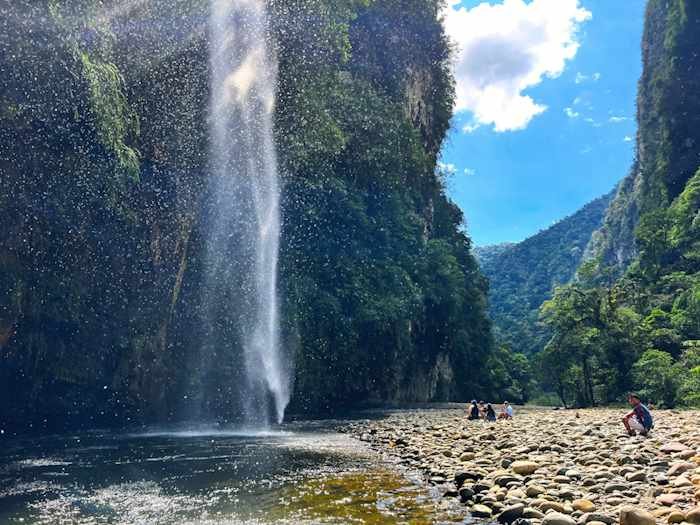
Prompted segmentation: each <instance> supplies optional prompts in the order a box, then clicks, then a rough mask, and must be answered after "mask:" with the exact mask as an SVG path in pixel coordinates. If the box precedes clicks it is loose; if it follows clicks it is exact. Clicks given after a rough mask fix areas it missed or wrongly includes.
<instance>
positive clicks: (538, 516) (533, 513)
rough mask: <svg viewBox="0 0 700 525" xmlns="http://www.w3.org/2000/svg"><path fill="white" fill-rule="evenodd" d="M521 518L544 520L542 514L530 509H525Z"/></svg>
mask: <svg viewBox="0 0 700 525" xmlns="http://www.w3.org/2000/svg"><path fill="white" fill-rule="evenodd" d="M523 518H530V519H533V518H534V519H542V518H544V514H543V513H542V512H540V511H539V510H537V509H533V508H532V507H527V508H526V509H525V510H524V511H523Z"/></svg>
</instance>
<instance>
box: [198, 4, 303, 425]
mask: <svg viewBox="0 0 700 525" xmlns="http://www.w3.org/2000/svg"><path fill="white" fill-rule="evenodd" d="M211 7H212V13H211V20H210V30H211V39H210V42H211V44H210V46H211V47H210V66H211V99H210V112H211V160H212V170H213V177H212V179H213V187H212V193H213V196H214V197H213V206H214V208H213V210H212V221H211V224H210V231H209V233H208V234H209V238H208V256H209V257H208V268H207V272H208V282H209V288H210V289H218V292H216V293H217V294H218V295H219V299H220V302H221V299H222V298H223V300H224V301H229V302H231V309H232V310H233V311H234V312H235V313H234V316H235V317H236V318H237V321H236V323H235V324H236V326H237V329H236V330H235V334H233V335H235V337H236V338H237V339H239V340H240V343H241V344H242V346H243V351H244V365H245V372H246V374H245V375H246V385H244V386H243V388H242V389H241V391H242V396H243V398H244V399H243V402H244V411H245V419H246V422H247V424H249V425H261V424H262V425H265V424H267V423H268V422H269V419H271V418H272V416H273V414H270V408H271V407H269V406H268V405H269V404H270V400H271V398H272V400H273V401H272V404H273V405H274V419H275V420H276V421H277V422H278V423H281V422H282V419H283V418H284V410H285V408H286V406H287V404H288V402H289V397H290V392H289V391H290V387H289V366H288V365H287V364H286V363H285V362H284V359H283V358H282V356H281V352H280V337H279V314H278V310H279V308H278V297H277V259H278V251H279V236H280V208H279V199H280V188H279V181H278V174H277V158H276V153H275V146H274V141H273V134H272V111H273V108H274V98H275V86H276V80H277V67H276V63H275V61H274V59H273V58H272V56H271V53H270V52H269V49H268V45H267V42H266V37H267V35H266V33H267V31H266V29H267V13H266V9H265V2H264V0H212V3H211ZM232 246H233V247H234V249H233V250H232V248H231V247H232ZM219 313H220V312H219ZM229 336H232V334H229Z"/></svg>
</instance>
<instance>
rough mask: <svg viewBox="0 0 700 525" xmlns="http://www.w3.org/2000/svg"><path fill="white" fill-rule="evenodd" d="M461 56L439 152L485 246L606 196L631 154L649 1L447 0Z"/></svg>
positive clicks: (537, 227)
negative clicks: (450, 116)
mask: <svg viewBox="0 0 700 525" xmlns="http://www.w3.org/2000/svg"><path fill="white" fill-rule="evenodd" d="M452 4H453V5H452V6H451V7H449V8H448V9H449V14H448V15H447V19H446V25H447V30H448V33H449V34H450V35H451V37H452V38H453V40H455V41H456V43H457V45H458V47H459V49H460V53H462V56H461V58H459V59H458V60H457V64H456V66H455V68H456V69H455V71H456V77H457V88H458V103H457V109H458V111H457V113H456V116H455V117H454V119H453V125H452V129H451V131H450V135H449V137H448V141H447V142H446V144H445V146H444V148H443V151H442V159H441V163H442V166H443V169H444V170H446V171H448V172H452V175H451V176H450V179H449V183H448V189H449V193H450V196H451V197H452V198H453V199H454V200H455V202H456V203H457V204H458V205H459V206H460V207H461V208H462V210H463V211H464V214H465V218H466V222H467V230H468V232H469V234H470V235H471V237H472V239H473V241H474V243H475V244H476V245H478V246H483V245H488V244H494V243H500V242H504V241H520V240H522V239H524V238H526V237H529V236H530V235H532V234H534V233H537V232H538V231H539V230H542V229H545V228H547V227H548V226H550V225H551V224H553V223H554V222H556V221H557V220H559V219H561V218H563V217H565V216H567V215H570V214H571V213H573V212H575V211H576V210H578V209H579V208H580V207H581V206H583V205H584V204H586V203H587V202H589V201H591V200H592V199H594V198H596V197H598V196H600V195H602V194H604V193H607V192H608V191H610V190H611V189H612V188H613V187H614V186H615V184H616V183H617V182H618V181H619V180H620V179H621V178H622V177H624V176H625V175H626V173H627V171H628V170H629V167H630V164H631V162H632V159H633V155H634V137H635V133H636V123H635V119H634V115H635V98H636V88H637V80H638V79H639V75H640V73H641V52H640V40H641V35H642V29H643V20H644V5H645V2H644V0H624V1H613V0H499V1H496V0H492V1H490V2H482V1H476V0H463V1H462V2H461V3H458V1H457V0H452Z"/></svg>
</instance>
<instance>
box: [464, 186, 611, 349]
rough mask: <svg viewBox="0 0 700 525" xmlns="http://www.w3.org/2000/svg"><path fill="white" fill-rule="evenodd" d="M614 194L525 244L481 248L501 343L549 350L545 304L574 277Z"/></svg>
mask: <svg viewBox="0 0 700 525" xmlns="http://www.w3.org/2000/svg"><path fill="white" fill-rule="evenodd" d="M611 198H612V193H611V194H609V195H606V196H604V197H600V198H598V199H596V200H594V201H592V202H590V203H589V204H587V205H586V206H584V207H583V208H581V209H580V210H579V211H577V212H576V213H574V214H573V215H571V216H570V217H567V218H565V219H562V220H561V221H559V222H558V223H556V224H555V225H553V226H551V227H549V228H547V229H546V230H543V231H541V232H539V233H538V234H536V235H533V236H532V237H529V238H528V239H525V240H524V241H522V242H519V243H516V244H505V245H498V246H493V247H492V246H487V247H483V248H477V249H476V251H475V252H476V255H477V257H478V259H479V263H480V265H481V269H482V271H483V272H484V275H486V277H487V278H488V280H489V290H490V293H489V303H490V313H491V318H492V320H493V322H494V328H495V330H496V335H497V337H498V339H499V341H500V342H503V343H506V344H508V346H510V347H511V349H512V350H513V351H515V352H522V353H525V354H534V353H536V352H538V351H540V350H542V348H544V345H545V343H546V342H547V339H548V337H549V336H548V333H547V331H546V330H545V329H544V328H543V327H542V326H541V325H539V323H538V318H539V308H540V306H541V305H542V303H543V302H544V301H545V300H547V299H549V298H550V297H551V296H552V292H553V290H554V287H555V286H558V285H562V284H567V283H568V282H569V281H571V279H572V278H573V277H574V275H575V273H576V270H577V269H578V267H579V265H580V264H581V261H582V257H583V255H584V252H585V249H586V246H587V245H588V242H589V241H590V238H591V234H592V233H593V232H594V231H595V230H596V229H597V228H599V227H600V225H601V223H602V220H603V216H604V214H605V210H606V209H607V207H608V205H609V203H610V201H611Z"/></svg>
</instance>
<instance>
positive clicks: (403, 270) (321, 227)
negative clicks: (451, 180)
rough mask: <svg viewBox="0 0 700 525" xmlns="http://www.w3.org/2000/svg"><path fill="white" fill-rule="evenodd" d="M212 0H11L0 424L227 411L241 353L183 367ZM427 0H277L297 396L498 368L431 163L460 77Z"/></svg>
mask: <svg viewBox="0 0 700 525" xmlns="http://www.w3.org/2000/svg"><path fill="white" fill-rule="evenodd" d="M207 5H208V3H207V2H202V1H200V0H177V1H168V2H166V1H165V0H163V1H157V0H154V1H152V2H147V3H139V4H137V5H132V6H129V8H128V9H124V10H108V9H106V8H105V7H104V6H103V5H102V3H101V2H77V1H76V2H73V1H70V0H65V1H62V0H51V1H46V2H26V1H23V2H20V3H19V4H17V5H16V6H13V8H12V11H13V16H12V17H4V18H3V20H1V21H0V31H1V33H2V35H3V39H2V40H1V41H0V47H1V49H0V51H1V53H0V56H2V58H1V59H0V60H1V61H2V63H1V65H2V71H3V75H2V77H1V78H0V138H1V139H2V143H3V147H2V148H1V149H0V213H1V214H2V216H3V218H4V219H3V223H2V225H3V231H2V236H0V237H1V238H2V241H0V242H1V243H2V244H0V352H2V353H1V354H0V396H2V398H3V399H5V400H11V401H9V402H5V403H3V404H2V407H1V408H0V422H2V423H3V425H2V426H3V427H4V428H17V425H18V424H19V423H20V422H26V423H27V424H28V425H45V426H53V425H57V424H75V423H76V422H77V423H80V424H84V425H95V424H122V423H129V422H137V421H166V420H177V419H183V418H187V417H192V414H203V415H204V416H205V417H212V418H221V419H224V420H228V419H235V418H236V417H237V414H235V413H233V412H232V408H231V407H232V405H231V402H230V398H231V396H232V395H233V393H232V392H235V390H232V388H233V386H234V383H235V382H236V381H239V380H240V377H239V376H240V370H239V369H238V368H237V361H236V356H233V355H227V354H225V353H223V352H222V354H221V355H220V358H219V361H220V362H219V363H217V366H216V367H213V368H212V371H211V373H210V374H209V375H207V376H200V375H198V374H195V373H193V370H195V369H196V367H197V366H198V365H197V364H198V363H199V362H200V361H201V357H200V355H199V353H200V351H201V348H200V347H201V344H200V336H201V333H202V325H203V319H202V316H203V315H204V314H203V308H202V304H201V300H202V299H201V295H202V294H201V293H200V290H201V279H202V275H201V270H202V257H203V251H204V249H203V241H202V237H203V236H202V232H201V228H202V225H203V221H202V220H201V218H202V213H203V212H202V210H201V209H200V206H201V202H202V196H203V194H204V191H205V188H206V176H207V175H206V174H207V170H208V166H207V151H208V144H207V142H208V140H207V134H208V127H207V126H208V125H207V101H208V94H209V88H208V55H207V53H208V51H207V30H206V20H207V16H206V15H207V13H206V8H207ZM440 5H441V4H440V2H435V1H432V0H411V1H410V2H408V3H407V2H394V1H390V0H387V1H382V2H370V1H364V0H327V1H325V0H304V1H301V2H297V1H287V0H282V1H276V2H271V3H270V12H271V22H272V25H271V28H270V39H271V41H272V42H273V43H274V46H275V48H276V55H277V58H278V61H279V85H278V97H277V105H276V113H275V124H276V130H275V132H276V141H277V145H278V153H279V156H280V164H281V175H282V177H283V183H284V194H283V213H284V225H283V235H282V247H281V267H280V286H281V289H280V295H281V297H282V301H283V326H282V328H283V337H284V345H285V347H286V348H287V349H290V351H292V352H293V353H294V360H295V362H296V368H295V390H294V392H295V393H294V397H293V405H294V409H295V410H297V411H311V410H327V409H335V408H337V407H338V406H339V405H352V404H357V403H364V402H368V401H380V402H382V401H401V400H405V401H410V400H420V401H425V400H447V399H458V398H464V397H467V396H472V395H486V394H487V393H488V392H489V390H490V389H491V388H493V387H498V386H499V385H497V384H496V382H495V380H494V378H492V377H490V376H488V375H485V376H482V374H475V373H473V372H474V370H478V369H480V368H482V367H483V366H484V363H486V361H487V360H488V359H489V358H490V356H491V351H492V342H491V333H490V323H489V321H488V319H487V317H486V288H487V285H486V281H485V279H484V278H483V277H482V276H481V274H480V273H479V269H478V267H477V264H476V262H475V260H474V258H473V256H472V255H471V247H470V240H469V238H468V237H466V235H465V234H464V233H462V230H461V228H460V226H461V223H462V216H461V212H460V211H459V210H458V208H457V207H456V206H455V205H454V204H453V203H451V202H450V201H449V199H448V198H447V197H446V196H445V192H444V186H443V180H442V179H441V177H440V176H439V174H437V172H436V158H437V154H438V151H439V149H440V145H441V143H442V141H443V139H444V136H445V133H446V130H447V128H448V126H449V119H450V115H451V108H452V101H453V81H452V77H451V75H450V73H449V69H448V57H449V46H448V42H447V41H446V38H445V36H444V33H443V29H442V26H441V24H440V23H439V10H440ZM501 383H503V384H505V383H507V381H506V380H504V381H501ZM202 407H204V408H203V409H202Z"/></svg>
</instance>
